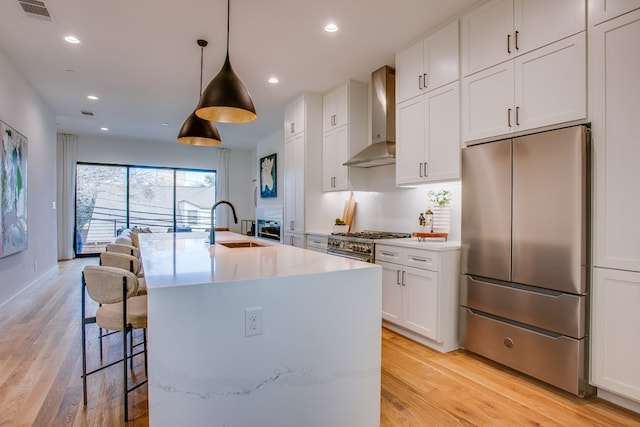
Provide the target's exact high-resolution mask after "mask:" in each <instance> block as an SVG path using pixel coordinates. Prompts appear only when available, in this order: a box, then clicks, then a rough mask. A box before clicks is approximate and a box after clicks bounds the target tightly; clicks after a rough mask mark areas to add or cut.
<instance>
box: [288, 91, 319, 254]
mask: <svg viewBox="0 0 640 427" xmlns="http://www.w3.org/2000/svg"><path fill="white" fill-rule="evenodd" d="M293 106H295V107H296V108H302V119H297V120H301V121H299V123H301V125H300V126H301V128H302V129H304V131H302V132H295V133H294V134H293V135H292V136H287V135H286V133H285V140H284V167H283V171H284V224H283V226H282V229H283V232H288V233H296V234H297V235H298V236H296V237H300V238H301V239H302V243H303V247H304V232H305V218H306V215H307V204H309V203H312V202H310V200H311V199H310V197H311V194H312V193H313V189H316V192H317V193H319V192H320V174H321V167H320V165H319V163H320V162H319V161H318V159H319V158H320V156H321V155H322V153H321V151H322V141H321V138H322V123H321V122H322V97H321V96H320V95H319V94H315V93H308V92H307V93H304V94H303V95H301V96H300V97H298V98H296V99H295V100H293V101H292V102H291V103H290V104H288V105H287V107H285V109H287V108H288V109H293ZM298 115H299V114H298ZM285 128H286V127H285Z"/></svg>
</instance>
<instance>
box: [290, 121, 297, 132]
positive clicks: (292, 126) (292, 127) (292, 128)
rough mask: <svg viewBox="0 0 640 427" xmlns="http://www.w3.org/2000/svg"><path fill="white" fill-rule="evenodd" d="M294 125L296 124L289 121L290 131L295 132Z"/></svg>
mask: <svg viewBox="0 0 640 427" xmlns="http://www.w3.org/2000/svg"><path fill="white" fill-rule="evenodd" d="M295 126H296V124H295V123H291V133H294V132H295V128H296V127H295Z"/></svg>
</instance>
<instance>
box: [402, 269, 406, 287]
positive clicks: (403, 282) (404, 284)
mask: <svg viewBox="0 0 640 427" xmlns="http://www.w3.org/2000/svg"><path fill="white" fill-rule="evenodd" d="M406 273H407V272H406V271H403V272H402V286H407V283H406V281H405V280H404V279H405V277H406Z"/></svg>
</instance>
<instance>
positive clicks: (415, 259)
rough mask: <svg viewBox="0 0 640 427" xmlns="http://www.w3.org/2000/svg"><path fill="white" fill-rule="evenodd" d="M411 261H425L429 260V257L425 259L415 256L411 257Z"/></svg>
mask: <svg viewBox="0 0 640 427" xmlns="http://www.w3.org/2000/svg"><path fill="white" fill-rule="evenodd" d="M411 260H412V261H418V262H427V261H430V260H431V259H429V260H427V259H426V258H416V257H411Z"/></svg>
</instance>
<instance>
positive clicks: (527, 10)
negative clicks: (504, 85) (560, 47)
mask: <svg viewBox="0 0 640 427" xmlns="http://www.w3.org/2000/svg"><path fill="white" fill-rule="evenodd" d="M585 24H586V9H585V0H562V1H558V0H515V7H514V33H513V37H514V43H513V47H514V48H515V50H516V55H522V54H524V53H527V52H530V51H532V50H534V49H537V48H539V47H542V46H545V45H548V44H551V43H553V42H555V41H558V40H561V39H563V38H565V37H568V36H571V35H573V34H577V33H579V32H580V31H584V30H585V29H586V28H585ZM516 42H517V43H516Z"/></svg>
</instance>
